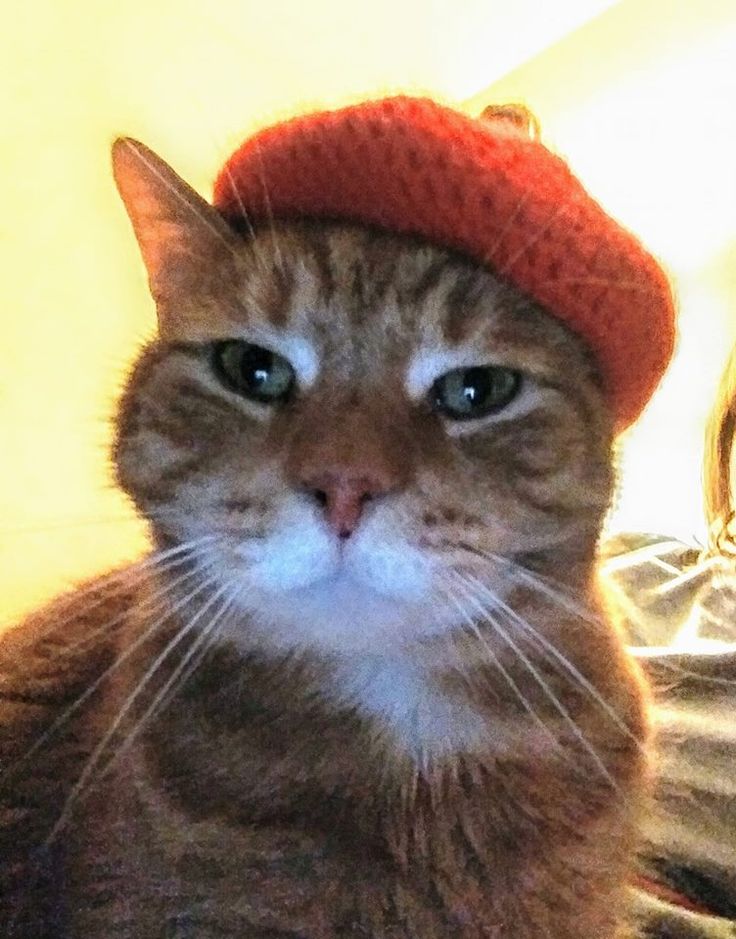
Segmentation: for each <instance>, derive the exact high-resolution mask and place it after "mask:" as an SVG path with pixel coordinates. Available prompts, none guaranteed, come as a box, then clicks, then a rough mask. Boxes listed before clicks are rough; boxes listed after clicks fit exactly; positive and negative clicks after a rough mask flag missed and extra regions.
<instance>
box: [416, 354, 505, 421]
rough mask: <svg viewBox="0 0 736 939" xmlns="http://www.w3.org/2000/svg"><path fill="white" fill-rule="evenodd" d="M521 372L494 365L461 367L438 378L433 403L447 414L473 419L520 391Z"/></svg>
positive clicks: (496, 408) (500, 408) (488, 412)
mask: <svg viewBox="0 0 736 939" xmlns="http://www.w3.org/2000/svg"><path fill="white" fill-rule="evenodd" d="M520 385H521V376H520V375H519V373H518V372H516V371H513V370H512V369H508V368H503V367H501V366H495V365H482V366H473V367H472V368H458V369H454V370H453V371H452V372H448V373H447V374H446V375H443V376H442V377H441V378H438V379H437V381H436V382H435V384H434V387H433V396H434V403H435V405H436V407H437V408H438V409H439V410H440V411H441V412H442V413H444V414H445V415H446V416H447V417H451V418H453V419H455V420H470V419H472V418H478V417H485V416H486V415H488V414H493V413H496V412H498V411H500V410H502V409H503V408H504V407H506V405H507V404H509V403H510V402H511V401H512V400H513V398H515V397H516V395H517V394H518V391H519V388H520Z"/></svg>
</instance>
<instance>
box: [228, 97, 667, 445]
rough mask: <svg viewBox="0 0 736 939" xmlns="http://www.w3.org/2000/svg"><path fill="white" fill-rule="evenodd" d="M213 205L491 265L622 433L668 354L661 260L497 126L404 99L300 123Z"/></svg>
mask: <svg viewBox="0 0 736 939" xmlns="http://www.w3.org/2000/svg"><path fill="white" fill-rule="evenodd" d="M214 203H215V205H216V206H217V208H218V209H220V211H222V212H223V213H224V214H226V215H229V216H238V215H242V214H243V211H244V210H245V211H246V212H247V213H248V215H249V217H251V218H253V219H263V218H269V217H274V218H283V219H288V218H304V217H310V218H326V219H344V220H349V221H355V222H362V223H366V224H369V225H374V226H378V227H380V228H383V229H386V230H388V231H393V232H401V233H406V234H413V235H419V236H422V237H424V238H426V239H427V240H428V241H430V242H433V243H434V244H437V245H440V246H443V247H447V248H452V249H455V250H457V251H460V252H462V253H464V254H465V255H467V256H468V257H470V258H473V259H474V260H476V261H479V262H480V263H481V264H485V265H487V266H488V268H489V269H490V270H492V271H493V272H494V273H495V274H497V275H498V276H499V277H501V278H503V279H505V280H507V281H509V282H510V283H513V284H515V285H516V286H517V287H519V288H520V289H521V290H522V291H524V292H525V293H526V294H527V295H528V296H531V297H533V298H534V299H535V300H536V301H537V302H538V303H540V304H541V305H542V306H543V307H544V308H545V309H547V310H548V311H549V312H550V313H551V314H553V315H554V316H556V317H557V318H558V319H560V320H562V322H564V323H565V324H566V325H567V326H568V327H569V328H570V329H572V330H573V331H574V332H576V333H577V334H578V335H580V336H581V337H582V338H583V339H584V341H585V342H586V343H587V344H588V346H589V348H590V349H591V350H592V352H593V354H594V356H595V358H596V360H597V362H598V366H599V369H600V373H601V376H602V380H603V382H604V387H605V390H606V392H607V394H608V396H609V399H610V401H611V405H612V407H613V410H614V413H615V416H616V425H617V428H618V429H619V430H622V429H623V428H624V427H626V426H627V425H628V424H630V423H631V422H632V421H634V420H635V419H636V418H637V417H638V416H639V414H640V412H641V410H642V408H643V407H644V406H645V404H646V403H647V401H648V400H649V397H650V396H651V394H652V392H653V391H654V389H655V387H656V386H657V384H658V382H659V380H660V378H661V376H662V374H663V372H664V370H665V368H666V367H667V363H668V362H669V359H670V356H671V354H672V349H673V345H674V304H673V299H672V293H671V289H670V285H669V282H668V280H667V277H666V276H665V274H664V272H663V271H662V269H661V268H660V266H659V265H658V263H657V262H656V261H655V259H654V258H653V257H652V256H651V255H650V254H648V253H647V252H646V251H645V250H644V248H643V247H642V245H641V244H640V243H639V241H638V240H637V239H636V238H635V237H634V236H633V235H632V234H630V233H629V232H628V231H626V230H625V229H624V228H622V227H621V226H620V225H619V224H618V223H616V222H615V221H613V219H611V218H610V217H609V216H608V215H606V213H605V212H604V211H603V209H602V208H601V207H600V206H599V205H598V203H597V202H596V201H595V200H594V199H592V198H591V197H590V196H589V195H588V193H587V192H586V191H585V190H584V189H583V187H582V185H581V184H580V183H579V182H578V180H577V179H576V178H575V177H574V176H573V175H572V173H571V172H570V170H569V168H568V167H567V165H566V163H565V162H564V161H563V160H561V159H560V158H559V157H557V156H555V155H554V154H553V153H551V152H550V151H549V150H547V148H546V147H544V146H543V145H542V144H541V143H540V142H539V141H537V140H535V139H532V138H531V137H530V136H528V135H523V134H520V133H517V132H514V131H513V130H511V129H510V128H509V125H508V123H506V122H504V121H496V122H494V121H487V120H476V119H473V118H470V117H468V116H466V115H464V114H461V113H459V112H456V111H453V110H451V109H449V108H446V107H442V106H440V105H438V104H436V103H434V102H433V101H430V100H427V99H423V98H408V97H394V98H387V99H384V100H380V101H371V102H366V103H364V104H358V105H355V106H353V107H347V108H343V109H341V110H337V111H326V112H319V113H316V114H308V115H306V116H303V117H297V118H294V119H293V120H290V121H287V122H285V123H283V124H278V125H276V126H274V127H270V128H267V129H265V130H262V131H260V132H259V133H257V134H255V136H253V137H251V138H250V139H248V140H246V141H245V142H244V143H243V144H242V146H241V147H240V148H239V149H238V150H236V152H235V153H234V154H233V155H232V156H231V157H230V159H229V160H228V162H227V163H226V165H225V167H224V168H223V169H222V171H221V172H220V174H219V176H218V178H217V181H216V183H215V196H214Z"/></svg>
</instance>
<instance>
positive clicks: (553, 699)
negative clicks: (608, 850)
mask: <svg viewBox="0 0 736 939" xmlns="http://www.w3.org/2000/svg"><path fill="white" fill-rule="evenodd" d="M455 577H456V578H457V580H458V582H459V583H461V584H462V585H463V586H464V587H465V591H466V596H467V599H468V601H469V602H471V603H472V604H473V605H474V606H475V607H476V609H477V610H478V612H479V613H480V614H481V615H482V616H483V618H484V619H485V620H486V622H488V623H489V624H490V625H491V626H492V627H493V628H494V630H495V631H496V632H497V634H498V635H499V636H500V637H501V639H502V640H503V641H504V642H505V643H506V644H507V645H508V646H509V648H511V649H512V650H513V651H514V652H515V653H516V655H517V657H518V659H519V661H521V662H522V663H523V664H524V666H525V667H526V668H527V670H528V671H529V673H530V674H531V676H532V677H533V678H534V680H535V681H536V682H537V684H538V686H539V688H540V689H541V690H542V692H543V694H544V695H545V697H546V698H547V699H548V700H549V701H550V703H551V704H552V706H553V707H554V709H555V710H556V711H557V713H558V714H559V715H560V716H561V717H562V719H563V721H564V722H565V724H566V725H567V726H568V727H569V729H570V730H571V732H572V733H573V734H574V736H575V737H576V738H577V740H578V741H579V742H580V743H581V744H582V746H583V748H584V749H585V751H586V753H588V755H589V756H590V758H591V759H592V760H593V762H594V763H595V765H596V766H597V767H598V769H599V770H600V772H601V774H602V775H603V777H604V778H605V780H606V782H608V784H609V785H610V786H611V787H612V788H614V789H616V790H617V791H618V790H619V786H618V784H617V783H616V780H615V779H614V778H613V777H612V776H611V774H610V773H609V771H608V769H607V767H606V765H605V763H604V762H603V760H602V759H601V758H600V756H599V755H598V753H597V752H596V750H595V748H594V747H593V746H592V744H591V743H590V741H589V740H588V739H587V737H586V736H585V734H584V733H583V732H582V730H581V729H580V728H579V727H578V725H577V724H576V723H575V720H574V719H573V717H572V715H571V714H570V712H569V711H568V710H567V708H566V707H565V705H564V704H563V703H562V702H561V701H560V700H559V698H558V697H557V695H556V694H555V693H554V691H552V689H551V688H550V686H549V684H548V683H547V682H546V681H545V679H544V677H543V676H542V675H541V673H540V672H539V669H538V668H537V667H536V666H535V665H534V663H533V662H531V660H530V659H529V657H528V656H527V655H526V653H525V652H524V651H523V649H521V648H520V647H519V646H518V645H517V643H515V642H514V640H513V639H512V638H511V637H510V636H509V635H508V633H507V632H506V631H505V630H504V629H502V628H501V626H500V624H499V623H498V622H496V621H495V620H494V619H493V618H492V617H491V616H490V611H489V610H488V609H487V608H486V607H485V606H484V605H483V604H482V603H481V602H480V600H479V599H478V597H477V596H476V595H475V593H474V592H473V591H472V589H471V588H472V584H470V583H469V582H468V580H467V578H466V577H464V576H463V575H462V574H458V573H456V574H455Z"/></svg>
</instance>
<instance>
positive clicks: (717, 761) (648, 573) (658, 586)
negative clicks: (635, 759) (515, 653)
mask: <svg viewBox="0 0 736 939" xmlns="http://www.w3.org/2000/svg"><path fill="white" fill-rule="evenodd" d="M603 573H604V583H605V584H606V586H607V588H608V591H607V592H608V593H609V594H610V597H611V600H612V605H613V608H614V610H615V612H617V613H618V615H619V617H620V621H621V623H622V625H623V627H624V628H625V630H626V632H627V634H628V637H629V640H630V642H631V645H632V647H633V650H634V652H635V654H636V655H637V656H638V657H639V658H640V661H641V663H642V665H643V666H644V668H645V670H646V672H647V674H648V676H649V678H650V680H651V683H652V686H653V689H654V693H655V709H654V722H655V730H656V741H657V765H656V771H657V786H656V800H655V803H654V806H653V809H652V811H651V812H650V814H649V815H648V817H647V818H646V820H645V823H644V832H643V834H644V847H643V849H642V854H641V858H640V864H641V874H642V880H641V883H640V888H639V889H637V890H636V891H635V894H634V897H633V910H634V918H635V921H636V924H637V930H638V932H637V935H638V936H640V937H641V939H645V937H647V939H727V937H731V939H736V564H735V563H734V561H733V560H732V559H730V558H725V557H715V558H708V557H706V556H705V555H704V554H703V552H702V551H701V550H700V549H698V548H696V547H691V546H688V545H684V544H681V543H679V542H676V541H671V540H670V541H668V540H665V539H663V538H660V537H656V536H643V535H639V536H633V535H632V536H619V537H617V538H616V539H613V540H612V541H610V542H608V544H607V545H605V547H604V557H603Z"/></svg>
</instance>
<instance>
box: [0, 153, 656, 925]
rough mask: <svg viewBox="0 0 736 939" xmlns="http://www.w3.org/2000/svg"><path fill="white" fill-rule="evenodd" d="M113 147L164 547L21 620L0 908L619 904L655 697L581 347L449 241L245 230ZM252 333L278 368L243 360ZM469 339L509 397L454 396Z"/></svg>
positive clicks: (546, 909) (256, 909)
mask: <svg viewBox="0 0 736 939" xmlns="http://www.w3.org/2000/svg"><path fill="white" fill-rule="evenodd" d="M131 153H133V156H130V155H128V156H127V157H123V156H121V157H120V162H121V163H122V164H123V166H122V169H121V167H120V165H119V166H118V182H119V185H120V187H121V191H122V192H123V195H124V197H125V198H126V202H127V203H128V208H129V210H131V216H132V218H133V221H134V226H135V227H136V232H137V234H138V237H139V240H140V241H141V244H142V247H143V252H144V257H145V258H146V261H147V264H148V266H149V274H150V276H151V283H152V289H153V293H154V296H155V297H156V299H157V302H158V305H159V316H160V322H161V336H162V338H161V339H160V340H159V341H157V342H156V343H154V344H153V345H152V346H151V347H150V348H149V350H148V351H147V352H146V353H144V355H143V356H142V358H141V360H140V362H139V363H138V365H137V367H136V369H135V371H134V373H133V375H132V376H131V379H130V381H129V384H128V388H127V390H126V393H125V395H124V398H123V403H122V407H121V412H120V417H119V421H118V438H117V444H116V463H117V468H118V475H119V479H120V482H121V484H122V485H123V487H124V488H125V489H126V490H127V491H128V492H129V493H130V494H131V496H132V498H133V499H134V501H135V502H136V504H137V506H138V509H139V510H140V511H141V512H142V513H143V514H144V515H145V516H147V517H148V518H149V519H150V521H151V526H152V531H153V536H154V541H155V543H156V546H157V549H158V552H159V553H158V554H157V555H156V557H157V558H158V560H157V561H156V563H153V562H149V563H146V562H144V563H143V564H141V565H138V566H134V567H133V568H131V569H130V570H129V571H127V572H123V573H120V574H118V575H116V576H112V577H110V578H108V579H106V580H102V581H100V582H99V583H98V584H97V585H96V586H95V587H93V588H88V589H87V592H84V591H83V592H81V593H80V594H78V595H77V596H72V597H71V598H62V600H60V601H59V602H58V603H57V604H55V605H52V606H51V607H50V608H48V609H47V610H46V611H42V612H41V613H39V614H37V615H36V617H35V618H32V619H31V620H30V621H29V623H27V624H25V625H23V626H21V627H17V628H16V629H15V630H12V631H10V633H9V634H8V635H7V637H6V639H5V641H4V645H3V648H2V651H0V682H2V684H0V689H2V692H3V694H4V698H5V700H4V704H3V708H4V713H3V715H2V717H3V722H4V724H5V726H6V730H5V732H4V733H5V735H4V737H3V753H2V759H3V764H4V765H5V766H9V767H10V770H9V775H8V773H6V776H5V780H4V781H3V786H2V799H3V811H2V815H0V819H2V829H0V840H1V841H2V843H3V858H4V860H3V861H0V865H1V866H2V874H3V877H4V878H5V881H6V884H7V883H11V882H12V884H13V887H12V889H11V890H10V892H7V891H6V897H9V898H10V899H9V900H8V902H7V903H6V906H5V908H3V910H2V913H3V916H5V917H6V918H7V917H9V916H11V915H14V916H15V921H16V924H15V927H14V930H15V931H13V929H12V928H11V929H10V932H9V933H7V932H6V934H9V935H10V936H14V937H17V939H31V937H33V939H38V937H39V936H42V935H43V936H49V937H51V936H53V937H54V939H61V937H64V939H66V937H69V939H103V937H105V939H108V937H109V939H116V937H120V939H123V937H126V939H128V937H129V939H154V937H162V939H163V937H168V936H171V937H189V936H191V937H197V939H200V937H201V939H215V937H232V939H235V937H238V939H246V937H247V939H251V937H252V939H277V937H281V939H286V937H303V939H337V937H348V936H350V937H365V939H410V937H411V939H441V937H448V936H457V937H463V939H476V937H478V939H480V937H486V939H495V937H498V939H543V937H544V939H572V937H580V939H614V937H615V939H620V937H623V936H624V935H626V933H625V929H626V925H625V919H626V917H625V910H624V906H625V904H624V893H625V889H626V884H627V880H628V877H629V874H630V868H631V863H632V856H633V848H634V840H635V829H636V825H637V818H638V812H639V810H640V805H641V801H642V797H643V794H644V791H645V778H646V771H647V770H646V756H645V754H646V743H647V729H646V724H647V722H646V714H645V712H646V702H645V694H644V690H643V687H642V684H641V681H640V679H639V676H638V672H637V671H636V669H635V667H634V666H633V665H632V663H631V662H630V661H629V659H628V657H627V655H626V653H625V650H624V648H623V644H622V642H621V639H620V637H619V636H618V635H617V634H616V632H615V630H614V629H613V628H612V627H610V626H609V625H608V624H607V622H606V617H605V613H604V611H603V610H602V609H601V607H600V604H599V601H598V599H597V594H596V588H595V575H594V567H595V552H596V542H597V537H598V532H599V529H600V525H601V521H602V518H603V515H604V513H605V511H606V509H607V507H608V505H609V500H610V490H611V468H610V449H611V436H612V429H611V428H612V421H611V416H610V414H609V411H608V409H607V406H606V403H605V399H604V395H603V392H602V391H601V388H600V384H599V381H598V377H597V374H596V371H595V368H594V366H593V365H592V363H591V360H590V356H589V355H588V352H587V350H586V349H585V348H584V346H583V344H582V343H580V342H579V340H578V339H577V338H576V337H574V336H573V335H572V334H571V333H570V332H569V331H568V330H567V329H565V328H564V327H563V326H562V325H561V324H559V323H558V322H556V321H555V320H553V319H551V318H550V317H548V316H547V315H546V314H544V313H543V312H542V311H541V310H540V309H539V308H538V307H537V306H536V305H534V304H532V303H531V302H530V301H528V300H526V299H525V298H523V297H522V296H521V295H520V294H519V293H518V292H517V291H516V290H514V289H513V288H511V287H509V286H508V285H504V284H502V283H501V282H499V281H498V280H496V279H495V278H494V277H493V275H492V274H490V273H489V272H488V271H487V270H485V269H483V268H482V267H480V266H478V265H475V264H472V263H470V262H468V261H466V260H465V259H463V258H460V257H458V256H456V255H454V254H452V253H450V252H447V251H445V250H443V249H440V248H435V247H432V246H429V245H427V244H422V243H420V242H417V241H416V240H414V239H411V238H404V237H400V236H395V235H390V234H387V233H382V232H376V231H372V230H369V229H363V228H360V227H355V226H343V225H338V224H332V223H319V222H317V223H293V224H279V225H271V226H266V227H265V228H263V229H262V230H260V231H259V232H257V233H256V234H255V236H254V237H250V238H241V237H240V236H238V235H237V234H236V233H235V232H234V231H232V230H230V229H228V228H227V226H226V225H225V223H224V222H223V221H222V219H221V218H219V217H218V216H217V215H216V213H215V212H214V211H213V210H211V209H209V208H208V207H206V205H205V204H204V203H202V202H201V201H197V200H196V198H195V197H194V196H193V195H192V194H191V193H190V192H188V191H186V190H185V189H184V188H180V187H183V184H181V183H180V181H177V180H176V178H175V177H174V178H173V179H172V178H169V177H167V179H166V187H164V189H159V190H157V188H156V187H157V186H158V183H157V182H156V178H158V177H161V174H164V173H165V172H166V171H165V170H164V169H162V168H161V167H157V168H156V173H154V174H147V173H146V171H145V170H144V169H142V168H141V167H138V168H136V166H137V163H136V160H138V159H141V153H140V151H138V152H137V155H136V152H133V150H132V149H131ZM143 157H144V159H143V160H142V162H143V163H146V161H147V160H149V159H150V157H146V155H145V154H143ZM125 159H130V160H132V162H131V163H129V164H125V163H124V160H125ZM169 172H170V171H169ZM126 174H127V175H126ZM171 175H172V177H173V174H171ZM131 180H132V181H131ZM133 190H135V192H134V193H133ZM170 192H175V193H176V199H172V198H171V197H170V195H169V193H170ZM131 193H133V194H131ZM131 205H132V206H133V208H132V209H131ZM152 207H153V209H152ZM154 209H155V211H154ZM156 226H158V229H159V230H158V234H156V235H155V236H154V235H151V234H150V232H151V231H152V230H154V229H156ZM161 229H163V230H164V232H165V236H166V238H167V239H169V242H168V244H169V248H166V243H165V242H164V241H163V240H162V237H161ZM162 244H163V245H164V249H162V247H161V246H162ZM245 343H251V344H256V345H257V346H258V347H259V349H260V350H261V351H260V352H258V351H257V352H256V353H253V352H252V349H253V346H246V345H244V344H245ZM264 347H265V348H266V349H270V350H272V351H276V352H278V353H279V354H280V355H281V356H283V357H284V358H283V360H281V361H287V362H288V363H289V364H290V367H291V369H292V372H293V375H294V376H295V384H294V385H293V387H292V388H291V391H290V392H289V393H288V394H287V393H286V392H284V393H283V394H282V395H281V397H280V398H279V399H278V400H275V401H271V400H268V401H266V400H264V398H263V397H261V399H257V398H256V397H254V396H253V394H252V393H251V392H252V389H250V390H248V393H247V394H245V393H243V389H242V388H240V387H238V386H237V382H239V381H240V380H241V378H242V375H243V374H245V366H244V365H243V364H242V362H243V360H242V359H240V358H238V356H240V355H241V353H242V350H243V349H245V350H246V352H247V353H248V355H251V356H252V355H254V354H257V355H261V356H262V350H263V348H264ZM248 350H250V351H248ZM232 356H235V361H236V362H237V363H239V365H238V368H239V369H240V371H237V370H236V372H233V371H232V368H231V365H232V362H231V361H230V359H229V358H228V357H230V358H232ZM248 361H249V362H250V361H251V360H250V359H249V360H248ZM275 361H276V360H275V359H274V358H273V357H271V358H268V359H262V358H261V359H258V362H260V363H261V364H260V365H259V366H258V368H259V369H261V374H260V377H259V376H256V377H257V378H258V381H269V382H270V381H272V380H273V381H277V380H282V379H283V380H284V381H285V380H286V379H284V378H283V376H284V375H287V377H288V374H289V373H287V372H282V374H281V376H279V374H278V370H277V366H276V365H275V364H274V362H275ZM489 362H490V363H493V369H495V371H493V370H492V371H491V372H484V371H483V368H484V367H485V363H489ZM249 367H250V366H249ZM459 368H460V369H461V370H462V369H465V371H463V372H462V376H464V378H463V381H465V382H466V384H465V386H464V388H465V391H466V392H467V390H468V388H469V387H470V384H469V383H471V378H469V377H468V376H470V375H471V373H472V376H471V377H472V382H475V383H476V384H475V385H473V388H474V391H473V394H478V395H481V393H482V394H491V393H494V394H496V395H497V396H498V400H499V401H501V400H502V406H499V407H494V408H492V409H491V410H488V411H486V412H485V413H484V414H482V415H479V416H477V417H476V419H473V420H460V419H457V420H456V419H455V417H457V415H452V414H450V413H449V412H448V411H447V410H445V411H442V410H438V407H437V401H438V400H439V398H440V397H441V395H443V394H444V395H446V398H445V399H444V400H443V402H442V404H443V407H444V408H449V407H450V404H448V402H450V403H451V402H453V401H455V399H454V398H452V394H453V388H454V387H455V386H454V385H453V384H452V381H450V382H449V383H446V384H442V383H441V381H440V379H441V377H442V376H444V375H446V374H447V373H449V372H453V370H457V369H459ZM468 369H470V371H468ZM255 374H256V372H249V373H248V375H249V377H250V378H253V375H255ZM264 375H265V376H266V378H265V379H264V377H263V376H264ZM489 375H490V378H489V377H488V376H489ZM519 375H521V376H522V377H521V378H518V376H519ZM233 376H234V377H233ZM274 376H275V377H274ZM509 376H512V378H513V381H512V379H511V378H509ZM253 381H255V379H253ZM484 381H485V382H486V385H483V382H484ZM438 382H439V384H438ZM488 382H491V383H493V382H497V383H498V387H497V388H496V389H495V390H494V389H493V388H492V389H491V391H490V392H489V391H488V388H489V387H490V385H488ZM504 382H505V384H504ZM234 383H235V384H234ZM260 387H262V386H260V385H259V388H260ZM294 389H296V390H294ZM478 389H480V391H479V390H478ZM484 389H485V390H484ZM499 389H500V390H499ZM246 390H247V389H246ZM504 396H505V397H504ZM472 397H473V395H471V394H470V393H468V394H466V395H465V397H464V398H463V399H462V400H461V401H460V403H459V405H458V407H464V406H466V405H468V401H469V400H470V399H471V398H472ZM453 406H454V405H453ZM468 406H469V405H468ZM448 414H449V416H448ZM471 416H474V417H475V415H471ZM100 676H102V677H101V678H100ZM93 687H94V692H93V693H90V694H89V696H88V697H85V698H84V700H82V701H81V702H80V703H79V704H75V703H74V702H75V701H79V700H80V699H79V696H80V695H82V694H84V692H85V690H86V689H91V688H93ZM70 707H71V710H69V709H70ZM54 722H56V723H54ZM49 727H51V730H50V732H48V733H46V734H45V736H42V735H44V728H46V729H48V728H49ZM39 741H40V742H39ZM37 742H38V745H37V747H36V748H35V749H34V751H33V752H32V753H30V754H29V753H28V752H27V751H28V750H29V748H30V747H31V746H32V745H34V744H35V743H37ZM9 780H10V784H8V781H9ZM49 838H50V840H49V841H48V846H47V847H46V848H43V844H44V841H45V840H46V839H49ZM34 865H35V866H36V867H38V868H40V869H41V875H39V876H38V877H34V875H33V874H32V871H31V868H33V866H34ZM22 895H25V899H24V900H23V901H22V902H21V900H20V899H19V898H20V897H21V896H22ZM42 896H43V897H45V898H46V899H45V900H44V901H43V903H45V904H46V905H45V906H44V905H43V903H41V901H40V899H39V898H40V897H42ZM8 905H9V906H10V907H11V909H8ZM13 910H14V911H15V912H14V913H13ZM29 911H30V912H29ZM34 917H35V920H34ZM31 923H35V924H34V925H29V924H31ZM42 924H43V925H42ZM50 924H51V925H50ZM44 929H45V930H46V932H43V930H44ZM34 930H35V931H34ZM39 930H41V931H39Z"/></svg>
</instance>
